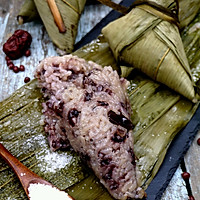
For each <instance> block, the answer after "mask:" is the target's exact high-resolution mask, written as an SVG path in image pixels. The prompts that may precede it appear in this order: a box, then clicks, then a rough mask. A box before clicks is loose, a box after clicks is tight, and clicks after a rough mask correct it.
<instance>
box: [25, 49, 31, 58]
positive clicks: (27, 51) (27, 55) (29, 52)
mask: <svg viewBox="0 0 200 200" xmlns="http://www.w3.org/2000/svg"><path fill="white" fill-rule="evenodd" d="M30 55H31V51H30V50H29V49H28V50H26V52H25V56H26V57H29V56H30Z"/></svg>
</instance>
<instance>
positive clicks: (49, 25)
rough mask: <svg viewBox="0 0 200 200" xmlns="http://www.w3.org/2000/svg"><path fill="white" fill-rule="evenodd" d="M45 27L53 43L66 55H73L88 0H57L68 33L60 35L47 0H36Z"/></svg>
mask: <svg viewBox="0 0 200 200" xmlns="http://www.w3.org/2000/svg"><path fill="white" fill-rule="evenodd" d="M34 2H35V5H36V7H37V10H38V12H39V14H40V17H41V19H42V21H43V23H44V26H45V28H46V30H47V32H48V34H49V37H50V38H51V40H52V42H53V43H54V44H55V45H56V46H57V47H58V48H60V49H61V50H63V51H66V53H71V52H72V50H73V48H74V42H75V39H76V35H77V28H78V22H79V18H80V15H81V13H82V11H83V9H84V6H85V2H86V0H76V1H73V0H56V5H57V7H58V10H59V12H60V15H61V17H62V20H63V22H64V25H65V28H66V32H65V33H60V32H59V29H58V27H57V25H56V24H55V19H54V17H53V15H52V12H51V10H50V8H49V6H48V3H47V1H46V0H34Z"/></svg>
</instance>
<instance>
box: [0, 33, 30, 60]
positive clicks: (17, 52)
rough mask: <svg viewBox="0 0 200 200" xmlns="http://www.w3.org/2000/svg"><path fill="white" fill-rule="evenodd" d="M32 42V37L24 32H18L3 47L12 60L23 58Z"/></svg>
mask: <svg viewBox="0 0 200 200" xmlns="http://www.w3.org/2000/svg"><path fill="white" fill-rule="evenodd" d="M31 42H32V36H31V35H30V34H29V33H28V32H27V31H24V30H21V29H19V30H16V31H15V32H14V34H13V35H12V36H11V37H10V38H9V39H8V40H7V41H6V43H5V44H4V45H3V51H4V53H5V54H6V55H7V56H8V57H9V58H10V59H12V60H16V59H18V58H20V57H22V56H23V55H24V54H25V52H26V51H27V49H28V48H29V47H30V45H31Z"/></svg>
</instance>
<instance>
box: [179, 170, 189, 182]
mask: <svg viewBox="0 0 200 200" xmlns="http://www.w3.org/2000/svg"><path fill="white" fill-rule="evenodd" d="M181 176H182V178H183V179H184V180H188V179H189V178H190V174H189V173H188V172H183V173H182V174H181Z"/></svg>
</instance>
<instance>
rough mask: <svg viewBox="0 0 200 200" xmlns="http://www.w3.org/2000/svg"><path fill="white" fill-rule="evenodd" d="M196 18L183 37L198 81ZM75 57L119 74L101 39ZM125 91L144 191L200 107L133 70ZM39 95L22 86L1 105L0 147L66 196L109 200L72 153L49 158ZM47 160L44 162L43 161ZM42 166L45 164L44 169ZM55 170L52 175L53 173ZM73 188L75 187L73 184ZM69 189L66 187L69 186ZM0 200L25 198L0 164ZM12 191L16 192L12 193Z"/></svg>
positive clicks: (199, 52)
mask: <svg viewBox="0 0 200 200" xmlns="http://www.w3.org/2000/svg"><path fill="white" fill-rule="evenodd" d="M199 23H200V14H199V15H198V16H197V17H196V18H195V20H194V22H192V24H191V25H190V26H189V27H187V28H186V29H185V30H184V31H183V32H182V38H183V44H184V46H185V51H186V55H187V57H188V60H189V63H190V65H191V68H192V70H191V76H192V78H193V79H194V81H195V83H196V84H198V81H199V79H200V49H199V46H198V45H199V43H200V27H199ZM74 54H76V55H78V56H80V57H83V58H85V59H87V60H94V61H95V62H97V63H99V64H102V65H112V66H115V69H117V64H116V62H115V59H114V58H113V57H112V52H111V51H110V50H109V45H108V43H106V41H105V39H104V38H103V36H100V37H99V38H98V39H97V40H95V41H93V42H92V43H91V44H88V45H86V46H85V47H83V48H82V49H80V50H78V51H77V52H75V53H74ZM130 83H131V84H130V87H129V90H128V93H129V97H130V101H131V107H132V110H133V113H132V121H133V123H134V125H135V128H134V130H133V131H134V138H135V153H136V156H137V158H138V161H137V164H138V166H139V167H140V170H141V172H142V174H143V177H142V180H141V182H142V186H143V187H144V188H147V187H148V184H149V183H150V182H151V180H152V179H153V177H154V176H155V174H156V173H157V171H158V169H159V167H160V164H161V163H162V161H163V159H164V156H165V153H166V151H167V149H168V147H169V145H170V143H171V141H172V140H173V138H174V137H175V135H176V134H177V133H178V132H179V131H180V130H181V129H182V128H183V127H184V126H185V125H186V124H187V123H188V122H189V120H190V119H191V117H192V116H193V114H194V112H195V110H196V108H197V106H198V104H193V103H192V102H191V101H189V100H186V99H185V98H183V97H182V96H181V95H179V94H177V93H176V92H173V91H172V90H170V89H169V88H167V87H165V86H164V85H162V84H159V83H157V82H154V81H152V80H151V79H149V78H147V77H146V76H144V75H143V74H141V73H138V72H137V70H133V71H132V74H131V80H130ZM42 101H43V99H42V94H41V93H40V91H39V90H38V88H37V80H34V81H32V82H31V83H29V84H27V85H25V86H23V87H22V88H20V89H19V90H18V91H16V92H15V93H14V94H13V95H12V96H11V97H10V98H8V99H7V100H5V101H3V102H0V139H1V142H2V143H3V144H4V145H5V146H6V147H7V148H8V149H9V150H10V151H11V152H12V153H13V154H14V155H15V156H16V157H18V158H19V159H20V160H21V161H22V162H23V163H24V164H25V165H26V166H28V167H30V168H31V169H32V170H33V171H35V172H36V173H38V174H39V175H41V176H42V177H44V178H46V179H47V180H49V181H51V182H52V183H54V184H55V185H56V186H57V187H59V188H61V189H67V191H68V192H69V193H70V194H71V195H72V196H73V197H74V198H75V199H76V200H79V199H80V200H81V199H99V200H101V199H102V200H105V199H106V200H109V199H113V198H112V197H111V196H110V195H109V194H108V193H107V192H106V190H105V189H104V188H103V187H102V186H101V185H100V183H99V182H98V179H97V178H96V177H95V176H94V175H93V174H91V172H88V171H87V170H86V171H85V168H84V165H83V164H81V163H80V160H79V158H78V157H77V155H75V154H74V153H73V152H70V151H67V152H61V151H59V152H57V153H56V155H55V154H53V155H52V154H51V153H50V152H49V147H48V145H47V140H46V138H45V133H44V132H43V127H42V120H41V119H42V112H41V103H42ZM57 156H59V158H61V159H63V160H64V161H65V160H67V161H68V162H66V163H67V164H66V165H63V163H60V166H61V167H58V166H57V165H56V163H54V162H53V163H50V164H51V166H48V164H49V163H48V160H46V159H45V158H48V157H50V158H51V159H52V161H53V160H54V159H53V158H55V157H56V158H57ZM44 161H45V162H44ZM44 163H46V165H42V164H44ZM50 169H51V170H52V169H55V171H51V170H50ZM75 183H76V184H75ZM69 186H70V187H69ZM0 189H1V193H0V199H8V198H10V199H26V197H25V194H24V192H23V189H22V187H21V185H20V183H19V181H18V180H17V178H16V176H15V175H14V174H13V172H12V170H11V169H9V168H8V166H7V165H6V164H5V163H4V162H3V161H2V160H0ZM13 191H15V193H14V194H13Z"/></svg>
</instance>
